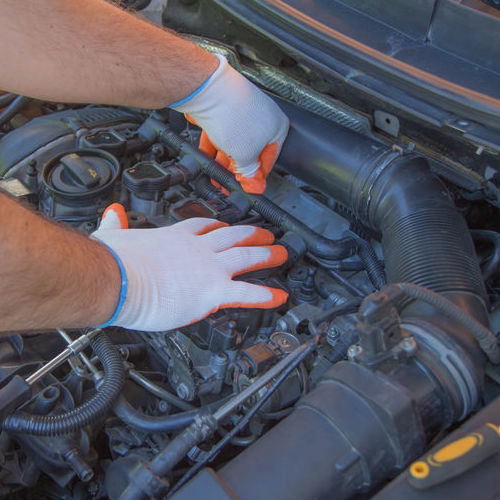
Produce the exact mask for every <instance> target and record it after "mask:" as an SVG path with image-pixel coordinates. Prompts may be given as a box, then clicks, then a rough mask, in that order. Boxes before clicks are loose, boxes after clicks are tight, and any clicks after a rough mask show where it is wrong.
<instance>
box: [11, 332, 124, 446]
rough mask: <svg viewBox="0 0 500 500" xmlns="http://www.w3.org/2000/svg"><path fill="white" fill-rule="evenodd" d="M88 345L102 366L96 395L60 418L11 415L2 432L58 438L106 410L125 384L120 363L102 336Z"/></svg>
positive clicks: (102, 334) (95, 338)
mask: <svg viewBox="0 0 500 500" xmlns="http://www.w3.org/2000/svg"><path fill="white" fill-rule="evenodd" d="M90 345H91V346H92V349H93V351H94V354H95V355H96V356H97V357H98V358H99V361H100V362H101V364H102V366H103V369H104V377H103V379H102V381H101V383H100V385H99V386H98V389H97V392H96V393H95V394H94V395H93V396H92V397H91V398H90V399H89V400H88V401H86V402H85V403H83V404H81V405H80V406H78V407H77V408H75V409H74V410H72V411H69V412H68V413H64V414H61V415H30V414H25V413H14V414H13V415H9V416H8V417H7V418H6V419H5V420H4V422H3V429H4V430H6V431H9V432H19V433H24V434H32V435H35V436H60V435H64V434H71V433H74V432H76V431H78V430H79V429H81V428H82V427H85V426H86V425H89V424H91V423H93V422H95V421H96V420H98V419H99V418H101V417H102V416H103V415H104V414H105V413H106V412H107V411H108V410H110V409H111V407H112V406H113V404H114V402H115V401H116V399H117V398H118V397H119V395H120V392H121V390H122V387H123V384H124V383H125V369H124V365H123V360H122V357H121V355H120V353H119V352H118V350H117V349H116V347H115V346H114V344H113V343H112V342H111V340H110V339H109V337H108V336H107V335H106V334H104V333H99V334H98V335H96V336H95V337H94V338H93V339H92V340H91V341H90Z"/></svg>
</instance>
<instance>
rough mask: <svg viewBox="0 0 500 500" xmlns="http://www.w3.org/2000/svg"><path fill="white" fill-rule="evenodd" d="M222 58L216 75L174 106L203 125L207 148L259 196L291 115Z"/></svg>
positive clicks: (249, 189)
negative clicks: (287, 115) (288, 116)
mask: <svg viewBox="0 0 500 500" xmlns="http://www.w3.org/2000/svg"><path fill="white" fill-rule="evenodd" d="M217 57H218V58H219V67H218V68H217V70H216V71H215V72H214V74H213V75H212V76H211V77H210V78H209V79H208V80H207V81H206V82H205V83H204V84H203V85H202V86H201V87H200V88H199V89H198V90H197V91H195V92H194V93H193V94H191V95H190V96H188V97H186V98H185V99H183V100H181V101H179V102H177V103H173V104H172V105H171V107H172V108H173V109H176V110H177V111H180V112H182V113H184V114H185V116H186V118H187V119H188V120H189V121H191V122H192V123H195V124H196V125H198V126H199V127H200V128H201V129H202V135H201V139H200V149H201V150H202V151H204V152H205V153H206V154H208V155H209V156H212V157H215V158H216V160H217V161H218V162H219V163H221V164H222V165H224V166H225V167H226V168H227V169H228V170H230V171H231V172H232V173H233V174H234V175H235V176H236V179H237V180H238V181H239V182H240V184H241V186H242V188H243V189H244V190H245V191H247V192H249V193H258V194H260V193H263V192H264V190H265V188H266V178H267V176H268V175H269V172H270V171H271V169H272V167H273V165H274V163H275V161H276V159H277V157H278V155H279V153H280V151H281V147H282V145H283V142H284V141H285V138H286V135H287V133H288V125H289V122H288V118H287V117H286V115H285V114H284V113H283V112H282V111H281V109H280V108H279V107H278V105H277V104H276V103H275V102H274V101H273V100H272V99H271V98H270V97H269V96H267V95H266V94H265V93H264V92H262V91H261V90H259V89H258V88H257V87H256V86H255V85H253V84H252V83H250V82H249V81H248V80H247V79H246V78H245V77H244V76H242V75H241V74H240V73H238V72H237V71H236V70H234V69H233V68H232V67H231V66H230V65H229V64H228V62H227V61H226V59H225V58H224V57H223V56H220V55H218V56H217Z"/></svg>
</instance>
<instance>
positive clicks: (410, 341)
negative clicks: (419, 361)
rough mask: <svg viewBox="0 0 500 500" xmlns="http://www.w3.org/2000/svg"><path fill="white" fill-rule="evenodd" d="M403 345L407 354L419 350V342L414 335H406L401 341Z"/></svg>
mask: <svg viewBox="0 0 500 500" xmlns="http://www.w3.org/2000/svg"><path fill="white" fill-rule="evenodd" d="M401 347H402V349H403V351H405V352H406V353H407V354H413V353H414V352H415V351H416V350H417V343H416V342H415V339H414V338H413V337H405V338H404V339H403V340H402V341H401Z"/></svg>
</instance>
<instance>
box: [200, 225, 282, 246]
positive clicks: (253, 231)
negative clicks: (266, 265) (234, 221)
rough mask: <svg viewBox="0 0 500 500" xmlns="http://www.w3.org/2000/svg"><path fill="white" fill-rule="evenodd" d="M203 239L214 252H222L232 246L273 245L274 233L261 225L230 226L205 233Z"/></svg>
mask: <svg viewBox="0 0 500 500" xmlns="http://www.w3.org/2000/svg"><path fill="white" fill-rule="evenodd" d="M203 241H204V242H205V243H206V244H207V245H208V246H209V247H210V248H211V249H212V250H213V251H214V252H222V251H224V250H227V249H229V248H232V247H249V246H261V245H272V244H273V243H274V234H273V233H271V231H268V230H267V229H263V228H261V227H255V226H229V227H223V228H221V229H217V230H216V231H212V232H210V233H208V234H205V235H204V236H203Z"/></svg>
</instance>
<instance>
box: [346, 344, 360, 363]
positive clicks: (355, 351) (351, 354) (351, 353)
mask: <svg viewBox="0 0 500 500" xmlns="http://www.w3.org/2000/svg"><path fill="white" fill-rule="evenodd" d="M362 352H363V349H362V347H361V346H360V345H357V344H353V345H352V346H350V347H349V349H347V358H348V359H349V361H354V360H355V359H356V358H357V357H358V356H359V355H360V354H361V353H362Z"/></svg>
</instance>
